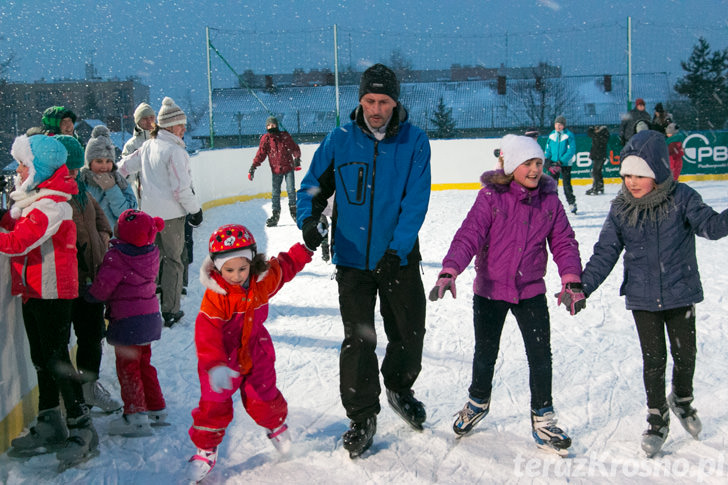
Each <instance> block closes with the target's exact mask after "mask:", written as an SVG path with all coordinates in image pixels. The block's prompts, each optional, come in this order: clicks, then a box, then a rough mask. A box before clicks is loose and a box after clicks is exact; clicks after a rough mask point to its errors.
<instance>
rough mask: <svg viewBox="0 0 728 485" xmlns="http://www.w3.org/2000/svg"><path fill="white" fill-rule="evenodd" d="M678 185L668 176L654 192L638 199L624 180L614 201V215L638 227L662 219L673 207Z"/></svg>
mask: <svg viewBox="0 0 728 485" xmlns="http://www.w3.org/2000/svg"><path fill="white" fill-rule="evenodd" d="M676 187H677V184H676V183H675V181H674V180H673V179H672V178H670V177H668V178H667V180H665V181H664V182H662V183H661V184H658V185H657V187H655V189H654V190H653V191H652V192H650V193H649V194H647V195H645V196H643V197H640V198H639V199H636V198H635V197H634V196H633V195H632V194H631V193H630V191H629V189H628V188H627V186H626V185H625V184H624V182H622V189H621V190H620V191H619V194H617V197H616V198H615V199H614V200H613V201H612V208H613V210H614V215H615V217H616V218H617V219H618V220H620V221H621V222H622V223H624V224H626V225H627V227H638V226H642V225H644V224H645V223H647V222H659V221H662V220H664V219H665V217H667V215H668V213H669V212H670V209H671V208H672V207H673V204H674V200H673V197H672V195H673V194H674V192H675V188H676Z"/></svg>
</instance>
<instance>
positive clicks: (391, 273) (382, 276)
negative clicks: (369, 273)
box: [374, 249, 402, 285]
mask: <svg viewBox="0 0 728 485" xmlns="http://www.w3.org/2000/svg"><path fill="white" fill-rule="evenodd" d="M401 263H402V259H401V258H400V257H399V256H397V253H396V252H395V251H393V250H392V249H387V252H385V253H384V256H382V259H380V260H379V262H378V263H377V266H376V268H374V278H375V279H376V280H377V281H378V282H379V284H382V283H389V284H390V285H391V284H393V283H394V282H395V281H396V279H397V274H398V273H399V265H400V264H401Z"/></svg>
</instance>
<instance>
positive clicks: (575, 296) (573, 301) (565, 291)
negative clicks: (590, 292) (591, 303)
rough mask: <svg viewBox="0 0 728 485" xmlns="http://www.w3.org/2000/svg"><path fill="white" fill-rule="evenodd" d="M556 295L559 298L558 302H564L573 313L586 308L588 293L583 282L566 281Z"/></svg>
mask: <svg viewBox="0 0 728 485" xmlns="http://www.w3.org/2000/svg"><path fill="white" fill-rule="evenodd" d="M554 296H556V298H558V304H559V305H561V304H563V305H564V306H565V307H566V309H567V310H569V313H571V314H572V315H576V314H577V313H579V312H580V311H582V310H583V309H584V308H586V295H585V294H584V287H583V286H582V284H581V283H566V284H564V285H563V286H562V287H561V292H560V293H556V294H555V295H554Z"/></svg>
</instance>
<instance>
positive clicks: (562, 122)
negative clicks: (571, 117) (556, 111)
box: [554, 115, 566, 126]
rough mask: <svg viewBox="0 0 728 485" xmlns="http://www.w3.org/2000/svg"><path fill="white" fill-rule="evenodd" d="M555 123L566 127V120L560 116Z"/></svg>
mask: <svg viewBox="0 0 728 485" xmlns="http://www.w3.org/2000/svg"><path fill="white" fill-rule="evenodd" d="M555 123H561V124H562V125H564V126H566V118H564V117H563V116H560V115H559V116H557V117H556V120H555V121H554V124H555Z"/></svg>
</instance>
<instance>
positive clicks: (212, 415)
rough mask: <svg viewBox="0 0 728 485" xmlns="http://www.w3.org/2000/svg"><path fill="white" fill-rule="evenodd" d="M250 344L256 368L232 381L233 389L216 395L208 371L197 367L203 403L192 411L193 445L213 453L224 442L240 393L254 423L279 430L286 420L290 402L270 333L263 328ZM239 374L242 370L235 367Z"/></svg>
mask: <svg viewBox="0 0 728 485" xmlns="http://www.w3.org/2000/svg"><path fill="white" fill-rule="evenodd" d="M254 337H255V338H254V339H251V341H250V353H251V358H252V360H253V367H252V369H251V370H250V372H249V373H248V374H246V375H244V376H239V377H237V378H235V379H233V381H232V384H233V385H232V389H222V391H221V392H219V393H218V392H214V391H213V390H212V389H211V388H210V380H209V377H208V375H207V371H208V369H206V367H207V366H205V365H204V363H202V362H200V363H199V364H198V366H197V373H198V375H199V378H200V391H201V396H200V403H199V405H198V407H197V408H195V409H194V410H193V411H192V426H191V427H190V430H189V434H190V438H191V439H192V442H193V443H194V444H195V445H196V446H197V447H198V448H202V449H205V450H211V449H213V448H215V447H216V446H217V445H219V444H220V443H221V442H222V439H223V438H224V437H225V430H226V429H227V427H228V425H229V424H230V421H232V419H233V395H234V394H235V393H236V392H237V391H238V389H239V390H240V396H241V397H242V401H243V407H244V408H245V410H246V411H247V412H248V414H249V415H250V417H251V418H253V421H255V422H256V423H257V424H258V425H259V426H262V427H263V428H266V429H271V430H272V429H275V428H277V427H279V426H280V425H281V424H283V423H284V422H285V421H286V417H287V416H288V403H287V402H286V400H285V399H284V398H283V394H281V391H279V390H278V388H277V387H276V370H275V350H274V349H273V342H272V341H271V338H270V334H269V333H268V330H266V329H265V327H263V326H262V325H261V326H260V329H259V330H258V332H256V335H255V336H254ZM235 370H238V371H239V368H235Z"/></svg>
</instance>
